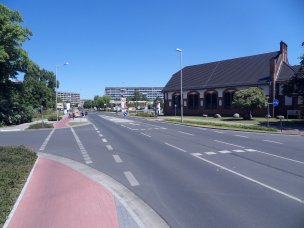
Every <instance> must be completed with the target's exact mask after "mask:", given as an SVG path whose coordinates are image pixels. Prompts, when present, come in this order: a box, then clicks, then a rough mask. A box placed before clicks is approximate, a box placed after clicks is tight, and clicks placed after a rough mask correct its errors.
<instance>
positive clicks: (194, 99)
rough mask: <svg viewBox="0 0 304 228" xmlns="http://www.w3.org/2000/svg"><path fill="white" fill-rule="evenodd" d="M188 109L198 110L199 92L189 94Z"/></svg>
mask: <svg viewBox="0 0 304 228" xmlns="http://www.w3.org/2000/svg"><path fill="white" fill-rule="evenodd" d="M187 100H188V108H189V109H198V106H199V94H198V93H197V92H192V93H189V94H188V99H187Z"/></svg>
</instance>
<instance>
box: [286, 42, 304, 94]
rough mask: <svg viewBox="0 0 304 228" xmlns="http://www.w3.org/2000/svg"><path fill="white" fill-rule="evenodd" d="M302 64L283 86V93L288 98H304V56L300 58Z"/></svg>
mask: <svg viewBox="0 0 304 228" xmlns="http://www.w3.org/2000/svg"><path fill="white" fill-rule="evenodd" d="M302 46H304V42H303V44H302ZM300 64H301V65H300V68H299V70H298V71H297V72H296V73H295V74H294V75H293V76H292V77H291V78H290V79H289V80H288V81H286V82H285V83H284V84H283V90H282V93H283V94H284V95H286V96H289V97H291V96H294V95H296V96H304V54H303V55H302V56H301V57H300Z"/></svg>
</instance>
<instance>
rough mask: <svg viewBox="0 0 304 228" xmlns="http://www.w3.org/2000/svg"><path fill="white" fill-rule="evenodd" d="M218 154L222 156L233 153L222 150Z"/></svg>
mask: <svg viewBox="0 0 304 228" xmlns="http://www.w3.org/2000/svg"><path fill="white" fill-rule="evenodd" d="M218 152H219V153H221V154H230V153H231V151H229V150H220V151H218Z"/></svg>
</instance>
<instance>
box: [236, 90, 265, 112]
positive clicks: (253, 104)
mask: <svg viewBox="0 0 304 228" xmlns="http://www.w3.org/2000/svg"><path fill="white" fill-rule="evenodd" d="M266 103H267V97H266V96H265V94H264V92H263V90H262V89H260V88H258V87H251V88H248V89H244V90H240V91H237V92H235V94H234V97H233V102H232V105H233V106H234V107H235V108H240V109H244V110H247V111H248V112H249V116H246V117H245V118H251V112H252V110H254V109H256V108H264V107H265V105H266Z"/></svg>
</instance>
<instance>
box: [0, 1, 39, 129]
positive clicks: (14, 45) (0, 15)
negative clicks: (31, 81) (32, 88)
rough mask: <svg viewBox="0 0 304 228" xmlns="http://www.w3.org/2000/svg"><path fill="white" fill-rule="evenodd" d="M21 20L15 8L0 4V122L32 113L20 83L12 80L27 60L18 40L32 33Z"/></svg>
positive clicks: (16, 121) (24, 119)
mask: <svg viewBox="0 0 304 228" xmlns="http://www.w3.org/2000/svg"><path fill="white" fill-rule="evenodd" d="M21 23H22V17H21V16H20V14H19V13H18V12H16V11H12V10H10V9H8V8H7V7H5V6H4V5H2V4H0V125H11V124H20V123H23V122H28V121H30V120H31V118H32V115H33V112H32V107H31V106H28V105H27V104H28V102H29V101H28V100H26V99H25V97H24V96H23V92H24V88H23V84H22V83H20V82H16V81H12V79H16V75H18V73H19V72H25V69H26V67H27V65H28V63H29V58H28V55H27V52H26V51H25V50H24V49H22V44H23V43H24V42H25V41H26V40H28V39H29V37H30V36H31V35H32V33H31V31H30V30H29V29H27V28H23V27H22V26H21V25H20V24H21Z"/></svg>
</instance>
